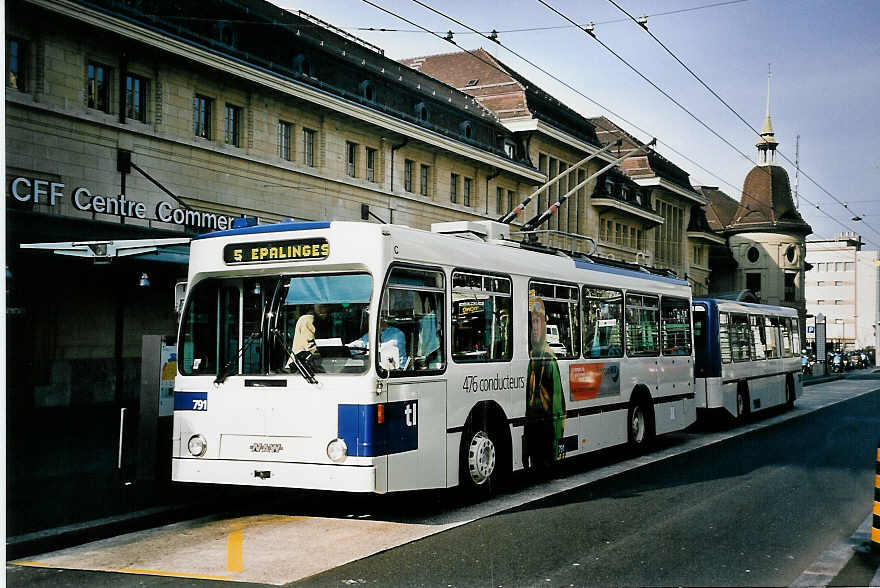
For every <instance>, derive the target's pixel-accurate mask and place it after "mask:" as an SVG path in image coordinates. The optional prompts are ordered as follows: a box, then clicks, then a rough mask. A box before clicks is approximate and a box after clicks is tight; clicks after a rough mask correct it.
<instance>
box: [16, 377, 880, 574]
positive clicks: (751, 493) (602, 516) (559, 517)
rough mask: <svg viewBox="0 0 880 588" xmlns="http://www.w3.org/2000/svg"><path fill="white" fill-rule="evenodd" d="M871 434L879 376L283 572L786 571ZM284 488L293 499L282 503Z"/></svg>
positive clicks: (844, 486) (815, 534)
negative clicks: (767, 418)
mask: <svg viewBox="0 0 880 588" xmlns="http://www.w3.org/2000/svg"><path fill="white" fill-rule="evenodd" d="M877 383H878V386H880V381H878V382H877ZM840 384H841V385H843V384H844V383H843V382H841V383H840ZM686 436H699V434H692V433H688V434H686V435H684V436H678V437H677V436H670V437H667V438H661V440H660V441H659V443H660V445H661V448H662V446H664V445H666V446H674V445H675V444H680V443H681V442H682V437H686ZM878 438H880V391H877V392H872V393H870V394H867V395H863V396H859V397H856V398H853V399H851V400H847V401H844V402H842V403H839V404H836V405H833V406H830V407H827V408H824V409H821V410H819V411H817V412H812V413H808V414H804V415H802V416H798V417H796V418H793V419H791V420H787V421H785V422H781V423H777V424H773V425H772V426H769V427H766V428H761V429H758V430H754V431H749V432H745V433H744V434H742V435H738V436H734V437H731V438H728V439H725V440H723V441H721V442H719V443H715V444H713V445H709V446H707V447H702V448H699V449H696V450H694V451H689V452H687V453H684V454H682V455H678V456H675V457H671V458H667V459H664V460H662V461H656V462H654V463H648V464H647V465H641V466H639V467H637V468H635V469H626V468H624V469H625V470H626V471H623V473H619V474H616V475H614V476H612V477H610V478H607V479H603V480H600V481H597V482H593V483H590V484H588V485H586V486H581V487H579V488H575V489H573V490H568V491H565V492H562V493H557V494H554V495H552V496H549V497H547V498H543V499H541V500H538V501H533V502H528V503H527V504H526V505H524V506H520V507H516V508H514V509H511V510H504V511H503V512H500V513H499V514H494V515H492V516H488V517H486V518H480V519H479V520H476V521H475V522H472V523H469V524H464V525H461V526H459V527H456V528H453V529H450V530H447V531H445V532H442V533H438V534H436V535H432V536H429V537H425V538H423V539H420V540H418V541H415V542H412V543H408V544H405V545H403V546H400V547H397V548H394V549H391V550H388V551H384V552H381V553H378V554H375V555H372V556H370V557H367V558H365V559H362V560H359V561H356V562H353V563H350V564H347V565H343V566H340V567H336V568H334V569H331V570H329V571H327V572H324V573H321V574H318V575H315V576H312V577H310V578H306V579H304V580H301V581H299V582H296V583H294V584H292V585H294V586H348V585H373V586H441V587H442V586H490V587H494V586H548V585H549V586H569V585H575V586H600V585H601V586H607V585H645V586H655V585H686V586H695V585H739V586H754V585H772V586H788V585H791V584H792V582H794V580H795V579H796V578H797V577H798V576H799V575H800V574H801V572H803V571H804V570H805V569H807V568H808V567H809V566H810V565H811V564H812V563H813V562H815V561H816V559H817V558H818V557H819V555H820V554H821V553H822V552H823V550H825V549H826V548H827V547H828V546H829V545H830V544H832V543H834V542H835V541H839V540H840V539H841V538H845V537H849V536H850V534H851V533H852V532H853V530H854V529H856V527H858V526H859V524H860V523H861V522H862V521H863V520H864V519H865V517H866V516H867V514H868V513H869V512H870V509H871V504H872V501H873V485H874V461H875V456H876V449H877V442H878ZM620 458H621V456H620V455H619V452H618V453H614V452H611V453H605V454H600V455H594V456H587V457H586V458H583V459H580V460H570V463H567V464H566V467H565V469H564V470H563V471H561V472H559V475H560V476H561V477H562V479H569V478H570V477H571V475H572V472H583V471H585V470H587V471H589V470H591V469H592V468H598V467H600V466H602V465H605V464H607V463H614V462H616V461H617V460H619V459H620ZM514 485H515V486H516V488H515V491H522V489H523V488H524V487H525V488H526V489H528V488H530V487H533V488H535V489H540V488H544V487H546V486H548V485H552V484H548V482H546V481H544V480H537V481H528V480H523V479H517V480H515V482H514ZM450 496H451V495H450V493H433V492H427V493H409V494H405V495H400V496H395V497H393V499H388V497H376V496H364V497H359V498H357V499H356V500H355V501H353V502H352V503H351V504H348V505H347V507H348V512H353V513H355V512H359V511H363V512H367V511H370V512H372V513H373V514H374V516H377V517H380V518H383V519H384V520H394V519H396V520H401V521H404V522H412V520H413V519H414V518H425V517H428V518H430V517H432V516H439V517H445V516H448V514H446V513H449V512H452V513H456V512H460V511H461V510H462V509H461V508H458V507H457V506H456V504H455V503H454V500H451V498H450ZM254 497H255V498H264V499H265V502H262V500H256V501H255V502H256V504H255V505H254V506H253V508H254V509H256V510H255V512H258V511H259V512H284V511H285V510H289V512H290V513H295V512H302V511H307V512H309V513H311V514H312V515H315V516H321V515H322V514H323V515H324V516H340V511H339V506H338V505H339V501H340V500H345V498H339V495H331V496H328V495H326V494H323V493H315V494H309V493H293V494H290V493H288V494H281V495H276V494H264V495H262V496H261V495H259V494H255V495H254ZM291 499H293V501H295V502H294V503H288V504H287V507H286V509H285V508H280V507H281V506H283V502H284V501H285V500H288V501H290V500H291ZM270 503H271V504H270ZM264 508H269V509H270V510H261V509H264ZM233 514H236V515H239V514H242V513H241V512H239V513H233ZM338 549H340V550H345V549H346V546H345V545H338ZM6 571H7V577H6V580H7V583H8V585H10V586H114V587H116V586H145V585H149V586H206V585H218V586H219V585H221V583H220V582H215V581H211V580H203V579H187V578H180V577H157V576H137V575H130V574H118V573H107V572H87V571H77V570H56V569H41V568H24V567H18V566H7V570H6ZM857 583H858V581H857ZM223 585H227V586H228V583H226V582H224V583H223ZM238 585H247V584H238Z"/></svg>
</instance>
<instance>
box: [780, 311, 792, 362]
mask: <svg viewBox="0 0 880 588" xmlns="http://www.w3.org/2000/svg"><path fill="white" fill-rule="evenodd" d="M779 330H780V332H781V334H782V349H783V351H784V352H785V357H792V356H793V355H794V348H793V347H792V345H791V319H790V318H788V317H780V318H779Z"/></svg>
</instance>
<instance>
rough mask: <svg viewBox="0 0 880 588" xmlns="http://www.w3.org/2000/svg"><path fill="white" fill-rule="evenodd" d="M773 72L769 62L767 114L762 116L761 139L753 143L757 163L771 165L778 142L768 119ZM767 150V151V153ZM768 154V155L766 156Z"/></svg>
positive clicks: (774, 158)
mask: <svg viewBox="0 0 880 588" xmlns="http://www.w3.org/2000/svg"><path fill="white" fill-rule="evenodd" d="M771 77H773V72H772V70H771V69H770V64H769V63H768V64H767V114H766V117H765V118H764V126H763V127H762V128H761V140H760V141H758V143H757V144H756V145H755V147H757V148H758V164H759V165H772V164H773V163H774V162H775V160H776V147H777V146H778V145H779V143H778V142H777V141H776V136H775V134H774V133H773V123H772V122H771V121H770V78H771ZM768 152H769V153H768ZM768 156H769V157H768Z"/></svg>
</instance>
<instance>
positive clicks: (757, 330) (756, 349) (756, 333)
mask: <svg viewBox="0 0 880 588" xmlns="http://www.w3.org/2000/svg"><path fill="white" fill-rule="evenodd" d="M763 321H764V319H763V317H760V316H758V315H754V314H752V315H749V324H750V325H751V328H752V351H753V356H754V358H755V359H766V358H767V354H766V351H765V348H766V346H767V340H766V339H765V337H764V326H763Z"/></svg>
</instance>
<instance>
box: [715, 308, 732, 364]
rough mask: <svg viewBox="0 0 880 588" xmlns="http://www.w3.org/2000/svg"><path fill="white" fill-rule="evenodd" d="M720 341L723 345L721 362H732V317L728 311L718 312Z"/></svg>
mask: <svg viewBox="0 0 880 588" xmlns="http://www.w3.org/2000/svg"><path fill="white" fill-rule="evenodd" d="M718 343H719V345H720V346H721V363H730V359H731V353H730V318H729V317H728V315H727V313H726V312H719V313H718Z"/></svg>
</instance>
